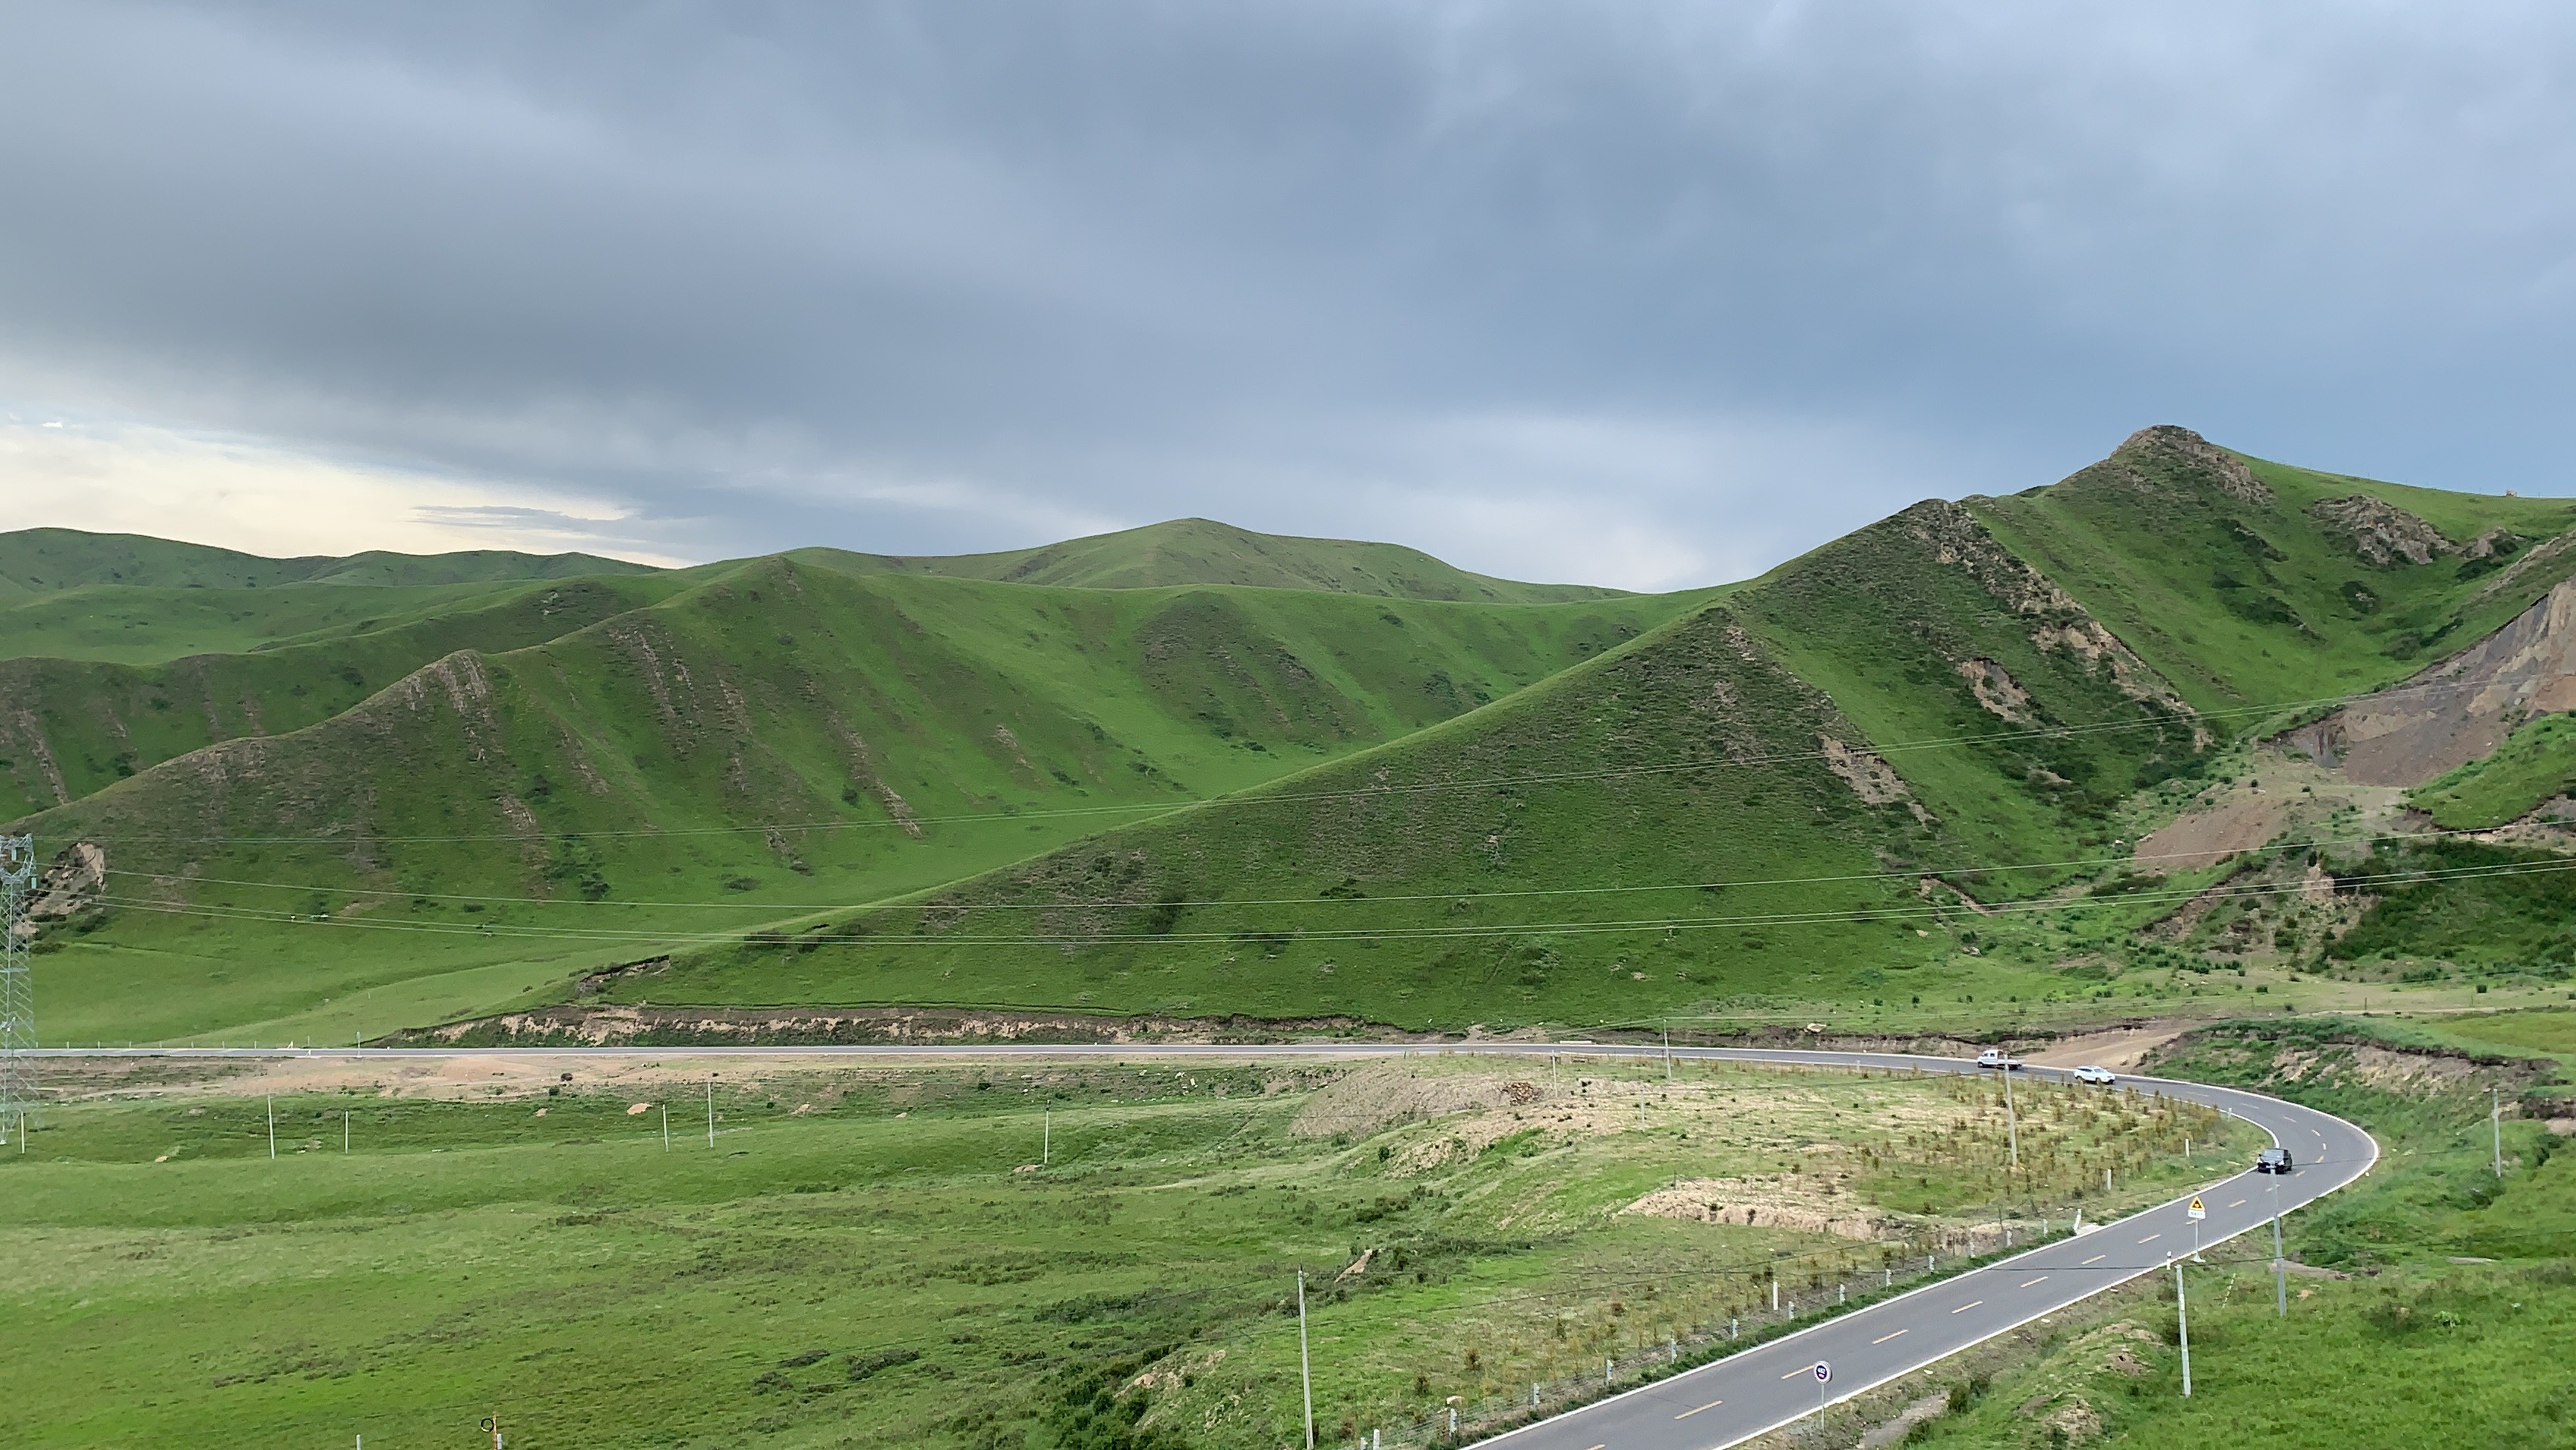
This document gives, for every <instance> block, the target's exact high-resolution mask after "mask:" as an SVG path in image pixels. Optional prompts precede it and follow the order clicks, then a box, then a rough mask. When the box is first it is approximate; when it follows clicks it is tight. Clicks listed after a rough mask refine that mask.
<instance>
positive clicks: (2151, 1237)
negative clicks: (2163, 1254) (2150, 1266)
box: [2138, 1234, 2164, 1244]
mask: <svg viewBox="0 0 2576 1450" xmlns="http://www.w3.org/2000/svg"><path fill="white" fill-rule="evenodd" d="M2163 1237H2164V1235H2163V1234H2149V1235H2147V1236H2146V1237H2145V1238H2142V1239H2140V1240H2138V1242H2140V1243H2142V1244H2151V1243H2154V1242H2155V1241H2156V1240H2158V1239H2160V1238H2163Z"/></svg>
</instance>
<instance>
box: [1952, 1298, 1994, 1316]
mask: <svg viewBox="0 0 2576 1450" xmlns="http://www.w3.org/2000/svg"><path fill="white" fill-rule="evenodd" d="M1985 1302H1986V1301H1985V1300H1983V1299H1971V1300H1969V1301H1968V1302H1967V1303H1965V1304H1962V1305H1960V1306H1959V1307H1958V1308H1956V1309H1953V1310H1951V1311H1950V1312H1951V1313H1953V1314H1965V1313H1967V1312H1968V1311H1969V1310H1971V1309H1974V1308H1976V1307H1977V1306H1978V1305H1980V1304H1983V1303H1985Z"/></svg>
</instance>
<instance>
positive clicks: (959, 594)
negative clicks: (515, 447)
mask: <svg viewBox="0 0 2576 1450" xmlns="http://www.w3.org/2000/svg"><path fill="white" fill-rule="evenodd" d="M1686 603H1687V600H1686V599H1682V598H1677V597H1662V598H1642V599H1631V598H1622V599H1612V600H1604V601H1599V602H1596V603H1583V604H1565V605H1539V606H1491V605H1474V604H1451V603H1445V602H1434V601H1390V600H1385V599H1378V598H1366V597H1354V596H1347V595H1336V594H1328V593H1323V592H1319V591H1305V592H1299V591H1285V590H1245V589H1236V588H1231V587H1194V588H1179V589H1164V590H1064V589H1050V588H1043V587H1039V586H1031V585H1008V584H991V583H985V582H982V581H976V580H961V579H945V578H937V577H906V576H893V575H852V574H845V573H841V572H838V571H836V570H832V569H827V568H817V567H815V566H814V565H812V564H811V563H810V562H806V561H802V560H800V559H797V558H792V557H777V558H770V559H762V560H754V561H751V562H748V563H745V564H741V565H737V566H733V567H731V568H729V569H726V570H723V571H720V572H717V573H714V574H713V575H711V576H710V577H707V578H705V579H703V580H701V581H699V582H697V583H695V584H693V585H691V586H690V587H689V588H687V589H685V590H684V591H682V592H679V593H677V594H673V595H671V596H670V597H668V598H665V599H662V600H660V601H658V602H655V603H652V604H649V605H646V606H644V607H641V608H635V609H629V610H626V611H624V612H619V613H611V614H609V615H608V617H605V618H602V619H600V620H598V621H597V622H595V623H591V624H588V625H586V626H584V627H582V628H579V629H576V630H572V631H570V632H568V633H565V634H562V635H560V636H559V637H556V638H552V639H549V640H546V641H544V642H542V643H538V644H534V645H530V646H526V647H522V648H519V649H515V650H508V651H504V652H499V653H490V654H486V653H483V652H481V651H479V650H475V649H463V650H458V651H456V652H454V653H450V654H447V655H445V656H443V657H441V658H438V659H436V660H434V661H433V662H431V663H430V664H428V665H425V666H423V667H421V668H420V669H418V670H415V671H413V672H412V673H410V674H409V675H407V676H404V677H402V678H400V679H398V680H396V681H394V682H392V683H391V684H390V685H388V686H387V687H385V688H383V689H379V690H376V691H374V692H373V693H371V694H369V695H368V696H367V697H366V698H365V699H363V700H362V701H359V702H358V703H356V704H354V705H353V706H350V707H349V708H346V709H343V710H340V711H338V712H337V713H334V714H332V715H330V716H329V717H328V718H326V719H323V720H320V721H319V722H317V723H314V724H311V725H308V726H305V727H303V728H301V729H298V730H294V731H291V732H288V733H283V734H278V735H273V736H247V737H242V738H235V739H231V740H228V741H225V742H222V743H220V744H215V745H212V746H209V747H206V748H203V749H199V750H197V751H195V752H193V753H190V754H186V755H182V756H179V757H177V758H175V759H171V760H168V761H165V762H164V763H162V764H160V765H157V766H155V767H152V768H150V769H145V770H142V771H139V772H137V773H136V774H134V775H133V776H132V778H130V779H122V780H118V781H117V782H115V783H114V784H112V785H109V786H107V787H106V788H104V789H101V790H97V791H95V792H92V793H89V794H85V795H81V796H78V797H77V798H76V799H74V800H73V801H72V803H71V804H69V805H67V806H59V807H56V808H55V809H53V810H51V811H48V812H44V813H40V814H38V815H36V816H35V817H33V818H32V820H31V821H30V822H29V823H28V824H29V826H30V827H31V828H32V829H33V830H35V831H36V832H37V833H38V834H39V835H40V836H43V837H44V838H46V839H47V840H56V839H68V838H72V837H80V838H85V839H91V840H95V841H98V842H100V843H101V844H103V845H104V846H105V847H106V849H107V851H108V853H109V858H110V861H111V869H112V870H113V871H115V872H116V873H117V875H116V877H115V878H114V880H113V882H112V885H113V886H114V889H112V890H110V891H109V892H108V893H107V896H108V899H109V900H110V902H111V903H117V904H120V905H121V906H122V908H123V909H120V910H116V911H113V912H111V916H112V917H113V919H114V922H115V927H114V929H113V930H112V931H106V932H93V933H91V934H89V935H88V936H85V937H83V938H82V939H81V940H80V941H79V942H78V943H77V944H76V946H75V950H76V951H77V952H78V953H79V954H80V956H81V957H82V958H83V971H82V974H81V982H82V986H81V988H80V989H79V991H80V992H82V993H83V994H87V995H89V996H90V999H91V1006H92V1008H93V1009H94V1010H95V1011H96V1012H98V1013H99V1014H102V1015H103V1016H107V1017H112V1018H114V1019H115V1020H117V1021H120V1022H127V1023H131V1022H133V1021H135V1020H136V1016H135V1008H134V1005H133V1004H134V1003H135V1002H137V1001H138V1000H144V999H148V998H151V997H152V996H153V995H154V994H153V993H151V992H150V991H149V990H148V989H149V986H150V984H152V983H154V982H156V981H159V980H161V974H162V973H163V972H165V971H168V970H171V969H172V968H173V965H174V964H175V963H177V962H180V961H186V962H188V963H189V964H190V965H189V968H188V970H190V971H195V970H197V969H198V968H199V967H201V966H202V967H203V969H204V971H205V972H206V973H207V975H208V977H209V980H210V981H212V980H214V979H215V977H216V975H217V974H220V984H219V985H218V986H216V987H213V988H210V989H208V990H207V991H205V992H192V993H187V994H181V995H177V996H170V997H166V998H163V999H162V1001H163V1002H164V1003H166V1009H167V1011H166V1015H164V1016H163V1017H162V1021H161V1024H160V1026H159V1028H158V1029H157V1030H156V1034H155V1035H162V1034H166V1033H169V1032H187V1031H191V1030H200V1029H212V1028H215V1027H218V1026H221V1025H223V1024H224V1023H225V1022H227V1021H242V1020H268V1019H273V1018H281V1017H287V1016H292V1015H295V1014H297V1013H302V1012H309V1011H311V1010H313V1009H314V1008H316V1007H318V1006H319V1005H321V1003H322V1002H323V1001H324V1000H325V999H341V998H345V997H346V995H347V994H348V993H350V992H352V991H364V990H368V989H371V988H385V987H390V986H395V985H397V984H408V985H403V987H402V991H401V992H397V993H396V994H395V1000H397V1001H400V1002H406V1003H407V1002H411V1001H413V1000H415V999H416V998H415V996H414V995H406V994H416V993H418V992H424V991H433V990H435V991H445V990H449V988H448V987H435V988H433V987H432V986H429V985H424V984H427V983H432V982H434V981H445V980H449V979H454V978H458V977H459V976H462V977H463V978H464V979H465V983H466V984H465V985H464V986H462V987H456V988H454V990H456V991H459V992H462V993H464V994H465V995H464V996H463V997H462V998H460V999H459V1000H460V1002H462V1003H464V1004H473V1003H476V1002H479V1001H481V1000H485V999H486V998H487V997H488V995H489V994H490V992H491V990H492V986H491V983H490V982H488V981H486V980H485V978H483V977H481V976H477V975H475V974H476V973H477V972H479V971H481V970H482V969H483V968H486V967H493V966H499V965H500V964H523V963H529V962H532V961H536V962H542V963H544V964H545V965H544V966H542V968H541V969H538V970H536V971H534V972H532V973H531V975H530V979H529V980H527V981H518V982H511V983H509V984H508V986H507V987H506V989H505V990H503V991H501V993H500V995H501V996H502V997H504V998H507V997H510V996H515V995H517V994H518V992H519V991H520V990H521V989H522V988H531V987H535V986H538V985H541V984H542V983H543V981H544V979H545V978H546V977H547V976H550V975H559V974H560V973H561V972H562V971H564V970H568V969H570V968H571V967H573V966H585V965H589V964H591V963H593V962H594V961H595V960H597V959H599V958H600V957H602V956H603V955H606V956H615V955H617V954H619V953H622V952H627V951H630V950H631V943H632V941H634V940H636V939H639V938H640V939H653V940H659V939H661V938H663V937H666V936H669V935H671V934H674V933H677V934H680V935H681V936H683V937H685V936H688V935H690V934H693V933H696V932H700V931H702V930H703V929H704V928H705V926H706V925H707V924H708V923H709V921H710V919H711V913H712V920H713V921H715V922H718V923H733V922H741V921H746V920H748V921H750V922H752V923H757V922H759V921H761V920H763V919H766V918H767V917H771V916H775V915H777V914H778V912H779V910H780V909H781V906H780V904H781V903H797V902H813V901H815V900H818V899H819V900H824V901H849V902H857V901H868V900H875V899H879V898H882V897H885V896H888V895H892V894H896V893H900V892H903V891H908V890H915V889H919V888H921V887H924V886H927V885H932V884H935V883H937V882H940V881H945V880H951V879H955V878H957V877H959V876H964V875H971V874H974V873H976V872H978V871H981V870H984V869H988V868H990V867H992V866H995V865H999V864H1002V863H1004V862H1007V861H1010V860H1013V859H1017V858H1019V857H1021V856H1024V855H1027V854H1029V853H1031V852H1034V851H1041V850H1044V849H1047V848H1050V847H1053V846H1056V845H1059V844H1061V843H1063V842H1066V841H1069V840H1072V839H1076V838H1078V837H1079V836H1081V835H1082V834H1084V833H1086V832H1089V831H1092V830H1096V829H1097V828H1098V827H1099V826H1100V825H1102V824H1103V823H1104V822H1108V821H1115V820H1119V819H1126V818H1131V817H1135V816H1138V815H1149V814H1153V813H1158V812H1162V811H1166V810H1169V809H1172V808H1174V807H1176V806H1179V805H1182V804H1186V803H1187V802H1189V801H1192V800H1196V799H1199V798H1202V797H1205V796H1208V795H1214V794H1221V793H1224V792H1227V791H1232V790H1238V789H1241V788H1243V787H1245V786H1249V785H1253V784H1256V783H1259V782H1261V781H1263V780H1267V779H1271V778H1275V777H1277V776H1279V775H1283V774H1286V773H1288V772H1290V771H1293V770H1295V769H1297V768H1299V767H1300V766H1302V765H1305V764H1308V763H1311V762H1314V761H1318V760H1324V759H1329V758H1332V757H1334V756H1337V755H1340V754H1344V753H1347V752H1348V751H1350V750H1352V749H1355V748H1360V747H1364V746H1367V745H1370V744H1375V743H1378V742H1381V741H1384V740H1388V739H1392V738H1395V737H1397V736H1400V735H1403V734H1406V733H1409V732H1412V731H1416V730H1419V729H1421V728H1422V727H1424V726H1426V725H1429V724H1432V723H1435V722H1437V721H1439V720H1443V719H1446V718H1449V717H1451V716H1454V715H1457V714H1460V713H1463V712H1466V711H1469V710H1472V709H1474V708H1476V707H1477V706H1479V705H1481V704H1483V703H1485V702H1487V701H1489V700H1492V699H1495V698H1498V697H1501V696H1504V695H1507V694H1509V693H1511V692H1512V691H1515V690H1517V689H1520V688H1522V687H1523V686H1526V685H1528V684H1530V683H1533V682H1535V681H1538V680H1541V679H1544V678H1547V677H1549V676H1551V675H1553V674H1556V673H1559V672H1561V671H1562V670H1563V669H1564V668H1565V667H1567V666H1568V665H1571V664H1573V663H1575V662H1577V661H1579V660H1581V659H1583V658H1586V657H1587V656H1589V655H1592V654H1596V653H1599V652H1601V651H1603V650H1606V649H1608V648H1611V647H1613V646H1615V645H1616V644H1618V643H1619V642H1620V641H1622V640H1624V639H1627V638H1631V637H1634V636H1635V635H1637V634H1639V633H1641V632H1643V631H1644V630H1646V629H1649V628H1651V627H1653V626H1654V625H1655V624H1657V623H1659V622H1660V621H1661V620H1662V619H1664V618H1666V617H1668V616H1669V615H1670V614H1671V613H1672V612H1673V611H1674V610H1676V609H1679V608H1681V607H1684V606H1685V605H1686ZM322 648H323V647H321V646H308V647H306V648H305V649H304V650H300V651H296V652H293V653H295V654H296V655H298V656H301V655H303V654H305V653H308V652H311V651H315V650H320V649H322ZM278 653H279V654H281V655H283V654H287V653H289V652H278ZM270 658H271V656H268V655H261V656H254V657H251V658H250V660H249V661H248V662H245V663H243V664H241V665H239V666H238V667H237V668H240V669H249V668H253V667H255V666H258V665H265V664H267V663H268V662H269V660H270ZM188 663H189V664H190V665H195V664H197V663H199V662H188ZM170 713H176V712H175V709H174V711H173V712H170ZM57 753H58V754H59V752H57ZM27 767H28V761H27V758H26V756H25V754H24V753H22V752H20V751H17V750H14V749H13V752H12V755H11V758H10V766H9V767H8V768H9V769H11V770H12V771H13V772H14V773H15V774H16V778H17V779H18V781H19V784H20V789H21V790H22V791H23V792H25V793H27V794H30V795H33V794H34V792H35V791H36V790H38V789H42V788H45V785H44V783H43V782H42V781H40V780H39V779H37V778H35V777H34V776H33V775H32V774H31V773H30V772H29V770H28V768H27ZM255 883H280V884H278V885H261V884H255ZM466 898H483V899H466ZM511 898H528V899H527V900H512V899H511ZM147 900H148V901H151V902H152V903H154V904H159V905H167V906H170V907H173V908H179V909H181V910H183V911H184V912H187V913H215V915H211V916H209V915H193V914H163V913H154V912H150V911H146V910H141V909H136V907H135V905H134V903H139V902H143V901H147ZM656 903H671V904H669V905H659V904H656ZM567 910H569V911H571V912H572V913H573V915H572V916H570V917H567V916H565V915H564V912H565V911H567ZM747 913H748V914H747ZM281 917H306V918H310V917H322V918H325V919H328V920H336V921H341V922H344V923H347V925H348V929H349V930H350V931H373V932H375V933H378V934H379V935H380V937H381V938H382V942H383V946H382V948H381V949H376V950H370V951H369V952H367V953H365V954H362V955H358V956H353V955H352V954H351V953H350V952H349V950H348V942H347V940H345V939H341V938H340V937H339V936H338V934H337V933H330V932H325V933H313V932H304V933H300V934H299V933H294V932H284V933H279V932H278V931H277V930H276V929H277V928H279V927H283V926H286V925H288V924H289V923H287V922H284V921H282V920H278V918H281ZM566 923H570V924H571V925H570V928H569V929H570V930H571V931H572V932H573V933H575V934H574V935H570V936H557V935H554V934H553V933H556V932H558V931H560V930H563V929H565V924H566ZM263 931H265V932H268V933H269V934H271V935H276V936H278V937H279V941H278V944H277V945H276V947H275V948H274V954H273V955H270V956H268V957H267V958H266V959H265V960H264V961H263V962H262V963H261V965H260V966H259V967H258V968H257V969H256V970H252V969H248V968H244V967H236V966H231V965H225V964H223V963H224V962H225V959H226V958H227V956H228V954H230V953H232V952H233V951H235V950H236V949H237V947H238V945H239V944H240V943H241V942H242V941H243V940H245V938H246V934H248V935H252V936H256V935H258V934H259V933H261V932H263ZM528 931H534V932H539V933H543V935H539V936H536V937H527V936H523V935H518V933H522V932H528ZM591 932H597V933H598V935H595V936H585V935H581V934H580V933H591ZM395 933H399V935H393V934H395ZM532 943H533V944H534V945H535V946H536V947H537V948H538V950H537V951H535V952H534V953H532V952H531V949H530V948H531V944H532ZM369 945H370V947H376V946H377V941H376V940H374V939H369ZM522 970H523V968H522V967H521V966H519V965H509V966H507V967H506V968H505V969H503V970H502V971H501V973H500V975H501V976H504V977H507V976H512V975H516V974H518V973H520V972H521V971H522ZM451 985H452V984H451ZM218 1000H220V1001H221V1002H222V1003H223V1004H225V1005H223V1006H222V1007H221V1008H220V1009H215V1008H213V1007H212V1004H213V1003H215V1002H216V1001H218ZM438 1000H440V1001H442V1002H444V1001H445V1000H446V999H444V998H440V999H438ZM54 1001H55V1003H56V1005H55V1007H54V1008H53V1009H52V1010H54V1011H55V1012H58V1013H63V1014H66V1015H69V1016H71V1017H72V1018H73V1020H75V1021H78V1020H80V1017H79V1014H80V1013H81V1012H82V1011H83V1008H82V1007H81V1006H79V1005H76V1004H75V1001H74V1000H66V999H65V997H63V996H62V995H57V996H56V997H55V999H54ZM157 1010H158V1009H157V1008H156V1011H157ZM362 1025H363V1026H365V1027H366V1028H367V1029H368V1030H382V1028H384V1027H386V1026H390V1025H395V1024H394V1023H392V1022H387V1021H385V1020H382V1019H381V1018H368V1019H365V1020H364V1022H363V1024H362Z"/></svg>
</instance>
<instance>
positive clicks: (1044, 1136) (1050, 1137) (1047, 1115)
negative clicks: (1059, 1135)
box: [1038, 1108, 1055, 1168]
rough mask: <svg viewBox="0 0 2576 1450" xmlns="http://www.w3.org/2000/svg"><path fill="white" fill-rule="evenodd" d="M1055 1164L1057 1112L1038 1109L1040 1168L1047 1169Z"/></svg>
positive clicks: (1050, 1109) (1048, 1109)
mask: <svg viewBox="0 0 2576 1450" xmlns="http://www.w3.org/2000/svg"><path fill="white" fill-rule="evenodd" d="M1054 1162H1055V1110H1054V1109H1052V1108H1040V1109H1038V1166H1039V1167H1040V1168H1045V1167H1048V1166H1050V1165H1052V1164H1053V1163H1054Z"/></svg>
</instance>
